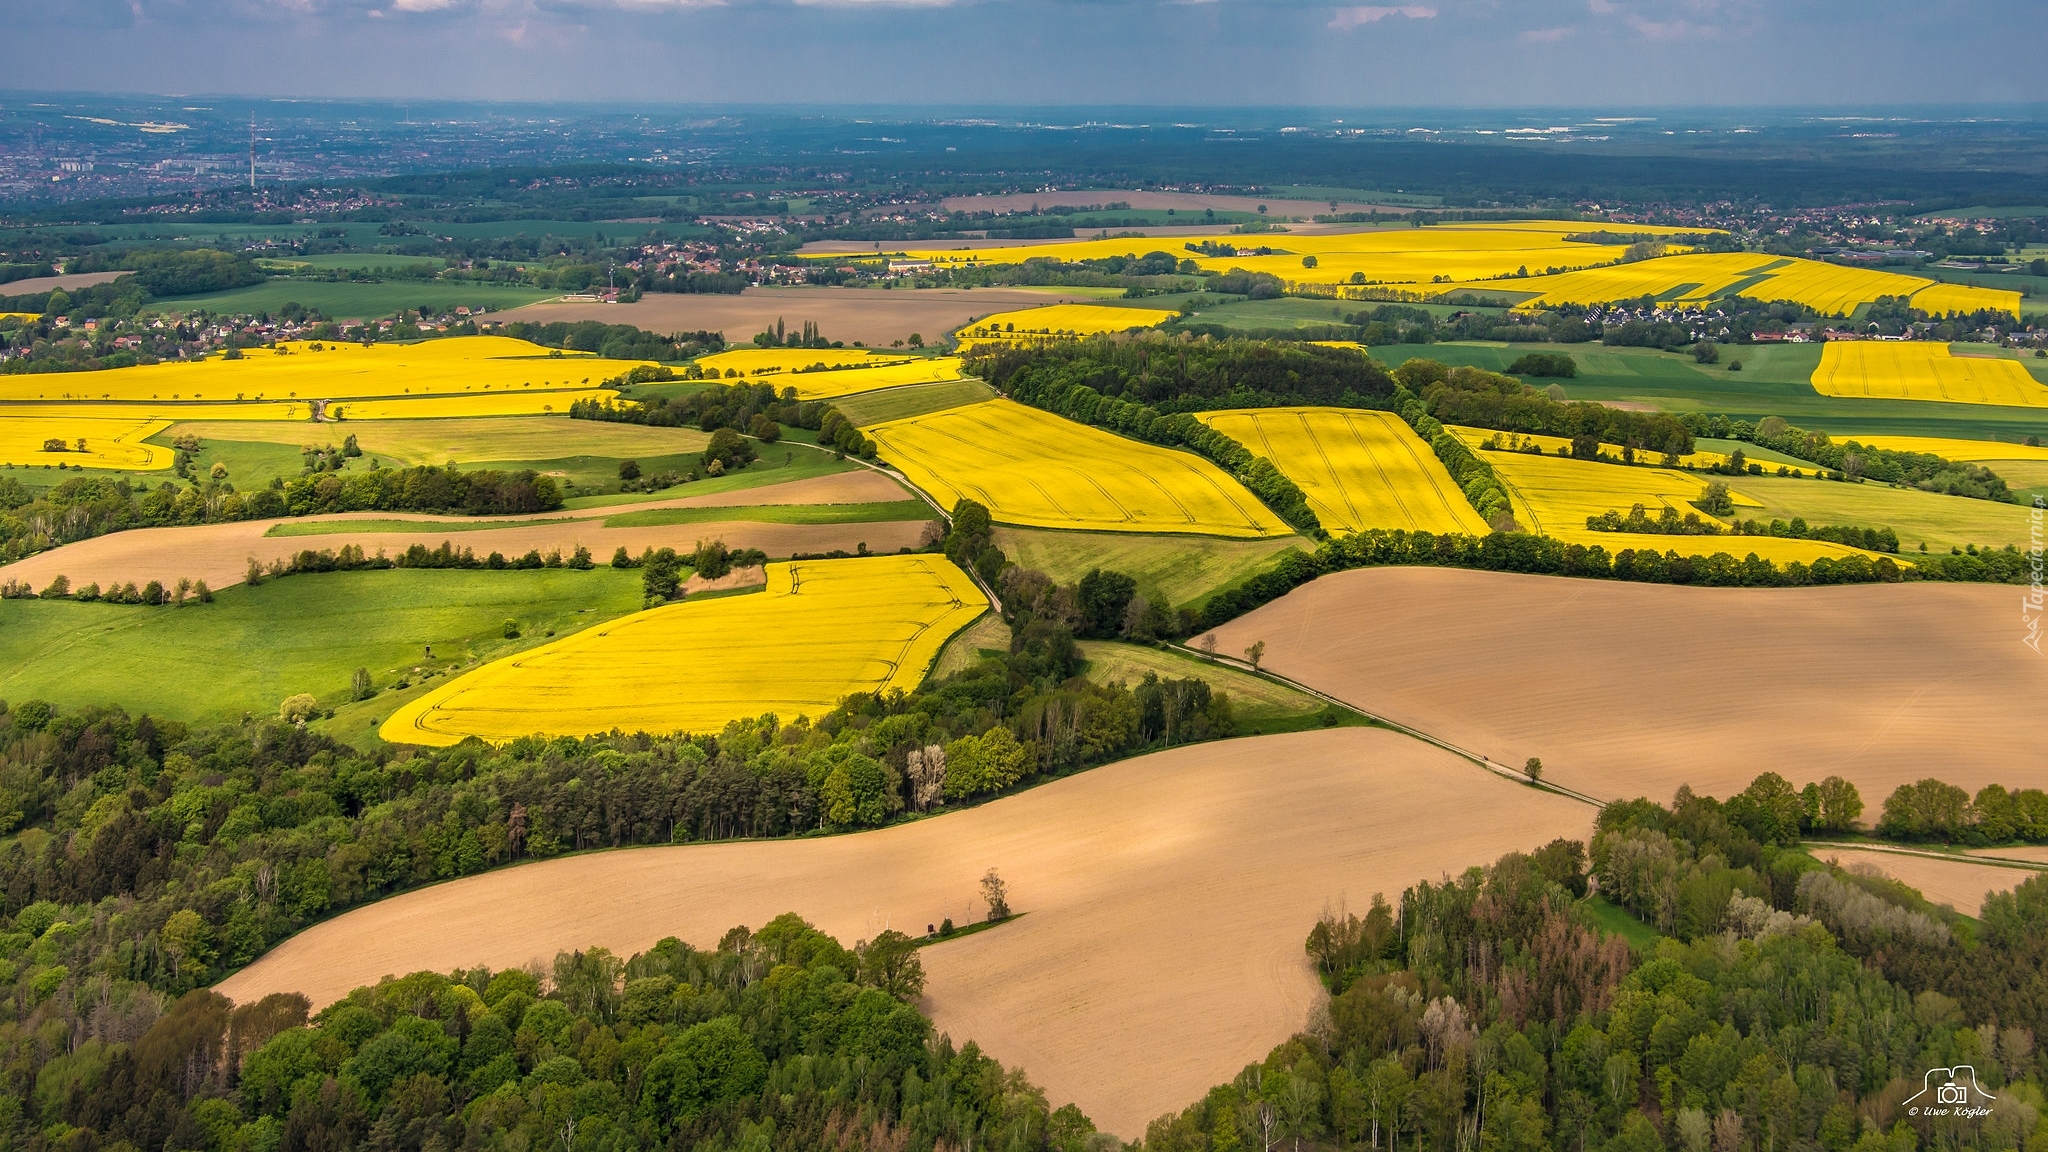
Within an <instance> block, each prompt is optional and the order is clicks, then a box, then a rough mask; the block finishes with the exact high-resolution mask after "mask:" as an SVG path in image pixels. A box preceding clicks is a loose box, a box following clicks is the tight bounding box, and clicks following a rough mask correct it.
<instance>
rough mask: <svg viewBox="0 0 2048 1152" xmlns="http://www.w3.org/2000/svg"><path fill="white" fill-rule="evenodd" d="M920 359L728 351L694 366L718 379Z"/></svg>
mask: <svg viewBox="0 0 2048 1152" xmlns="http://www.w3.org/2000/svg"><path fill="white" fill-rule="evenodd" d="M922 359H924V357H922V356H917V355H914V354H907V353H902V352H877V351H874V350H872V349H868V348H728V349H727V350H725V351H723V352H713V353H712V354H711V355H709V356H699V357H698V358H697V360H696V365H697V367H699V368H702V369H704V370H705V371H707V372H709V371H712V370H714V369H715V370H716V371H717V372H718V373H719V375H720V376H723V375H724V374H725V373H726V372H728V371H732V372H737V373H739V374H740V375H741V376H743V377H753V376H757V375H764V374H772V373H778V372H796V371H798V370H801V369H815V368H816V367H817V366H818V365H820V364H823V365H824V366H825V367H826V369H828V370H839V369H846V368H879V367H882V366H884V365H890V364H911V363H915V362H916V361H919V360H922Z"/></svg>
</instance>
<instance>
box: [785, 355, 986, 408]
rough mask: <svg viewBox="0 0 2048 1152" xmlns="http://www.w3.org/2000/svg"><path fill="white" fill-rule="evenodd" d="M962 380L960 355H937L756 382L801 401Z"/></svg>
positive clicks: (797, 374) (798, 373)
mask: <svg viewBox="0 0 2048 1152" xmlns="http://www.w3.org/2000/svg"><path fill="white" fill-rule="evenodd" d="M960 378H961V372H960V358H959V357H958V356H934V357H932V358H931V359H928V360H927V359H918V360H906V361H904V362H903V363H901V364H884V365H881V366H879V367H875V368H847V369H844V370H842V371H838V372H784V373H781V374H779V375H776V376H768V377H763V376H756V377H754V379H755V380H764V379H765V380H768V381H770V382H772V383H773V384H774V385H775V386H776V387H777V388H794V389H796V398H797V399H799V400H829V399H832V398H833V397H835V396H852V395H854V394H855V393H858V392H873V391H876V390H877V389H881V388H896V387H900V386H902V385H904V384H935V383H939V382H941V381H945V380H958V379H960Z"/></svg>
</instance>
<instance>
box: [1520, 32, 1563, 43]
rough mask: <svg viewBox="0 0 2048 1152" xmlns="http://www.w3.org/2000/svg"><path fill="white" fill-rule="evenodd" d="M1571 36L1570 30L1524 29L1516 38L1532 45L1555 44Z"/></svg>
mask: <svg viewBox="0 0 2048 1152" xmlns="http://www.w3.org/2000/svg"><path fill="white" fill-rule="evenodd" d="M1571 34H1572V30H1571V29H1569V28H1524V29H1523V30H1522V31H1520V32H1518V33H1516V38H1517V39H1520V40H1526V41H1528V42H1529V43H1531V44H1555V43H1557V42H1558V41H1560V40H1562V39H1564V38H1565V37H1567V36H1569V35H1571Z"/></svg>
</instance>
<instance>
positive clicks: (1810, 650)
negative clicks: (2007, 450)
mask: <svg viewBox="0 0 2048 1152" xmlns="http://www.w3.org/2000/svg"><path fill="white" fill-rule="evenodd" d="M2019 597H2020V592H2019V590H2017V589H2012V588H2000V587H1980V586H1971V585H1957V584H1912V585H1862V586H1855V587H1839V588H1763V589H1722V588H1677V587H1669V586H1657V585H1647V584H1625V583H1621V582H1607V581H1598V580H1568V579H1563V578H1559V577H1549V576H1520V575H1509V574H1501V573H1486V572H1461V571H1454V570H1448V569H1438V568H1387V569H1377V570H1366V571H1358V572H1345V573H1339V574H1337V575H1334V576H1328V577H1325V578H1323V579H1321V580H1318V581H1316V582H1315V583H1314V584H1311V585H1309V586H1308V587H1306V588H1302V589H1299V590H1297V591H1295V592H1294V593H1293V594H1291V595H1289V596H1287V597H1285V598H1283V599H1281V600H1279V601H1276V602H1274V603H1272V604H1269V605H1267V606H1266V607H1264V608H1261V609H1259V610H1258V611H1256V612H1253V613H1251V614H1249V615H1247V616H1245V617H1242V618H1240V619H1238V620H1235V621H1232V622H1231V623H1229V624H1227V625H1224V626H1223V627H1222V628H1221V629H1219V630H1218V640H1217V649H1218V650H1219V651H1221V652H1226V653H1230V654H1236V653H1238V652H1241V651H1243V649H1244V648H1245V647H1246V646H1248V645H1249V644H1251V643H1252V642H1253V641H1254V640H1264V641H1265V642H1266V652H1265V666H1266V667H1267V668H1269V669H1271V670H1272V671H1275V672H1278V673H1281V674H1282V675H1286V676H1291V677H1293V678H1295V679H1297V680H1300V681H1302V682H1303V683H1306V684H1308V685H1310V686H1312V687H1315V688H1317V689H1320V690H1321V691H1324V692H1327V693H1329V694H1331V695H1333V696H1336V697H1339V698H1340V699H1343V700H1345V701H1347V702H1349V703H1352V704H1355V705H1357V706H1359V707H1361V708H1364V709H1366V710H1368V711H1371V712H1376V713H1378V714H1380V715H1383V716H1387V717H1389V718H1390V719H1393V720H1396V721H1399V722H1401V723H1403V724H1409V725H1412V726H1414V727H1416V728H1418V729H1421V730H1422V731H1425V732H1429V733H1431V734H1433V735H1435V736H1438V737H1440V738H1442V739H1445V740H1449V741H1451V742H1453V743H1455V744H1458V745H1461V746H1463V747H1465V748H1468V749H1471V750H1472V751H1474V752H1477V753H1481V754H1483V755H1486V756H1488V757H1490V758H1491V759H1493V760H1495V761H1497V762H1500V763H1504V764H1512V765H1517V766H1519V765H1520V764H1521V763H1522V762H1523V761H1524V760H1526V759H1527V758H1528V757H1530V756H1538V757H1541V758H1542V760H1543V767H1544V778H1545V779H1547V780H1554V781H1556V782H1558V783H1560V784H1565V785H1568V786H1570V787H1574V788H1578V789H1582V790H1584V791H1586V792H1590V793H1592V794H1593V795H1596V796H1600V797H1609V798H1611V797H1624V796H1640V795H1647V796H1650V797H1653V798H1655V799H1658V800H1668V799H1669V798H1670V796H1671V793H1672V791H1673V790H1674V789H1676V788H1677V787H1678V785H1680V784H1683V783H1690V784H1692V786H1693V787H1694V788H1695V789H1697V790H1699V791H1702V792H1707V793H1710V794H1713V795H1719V796H1726V795H1729V794H1730V793H1733V792H1736V791H1740V790H1741V789H1742V788H1743V787H1745V786H1746V785H1747V784H1748V783H1749V781H1750V780H1751V779H1752V778H1753V777H1755V776H1756V774H1757V773H1759V772H1762V771H1764V770H1765V769H1774V770H1776V771H1778V772H1780V773H1782V774H1783V775H1785V776H1786V777H1788V778H1790V779H1791V780H1792V781H1793V783H1794V784H1795V785H1803V784H1804V783H1806V782H1807V781H1809V780H1819V779H1821V778H1822V777H1824V776H1827V775H1829V774H1831V773H1835V774H1840V775H1842V776H1845V777H1847V778H1848V779H1850V780H1852V781H1854V782H1855V783H1856V785H1857V786H1858V787H1859V788H1860V789H1861V790H1862V793H1863V801H1864V805H1865V811H1864V818H1865V820H1866V821H1871V820H1875V819H1876V817H1877V814H1878V811H1879V809H1880V808H1881V807H1882V806H1883V803H1884V798H1885V797H1886V796H1888V795H1890V794H1891V791H1892V789H1893V788H1895V787H1897V786H1898V785H1900V784H1902V783H1908V782H1911V781H1914V780H1918V779H1921V778H1922V777H1925V776H1927V775H1930V774H1934V775H1938V776H1940V777H1941V778H1942V779H1945V780H1948V781H1951V782H1953V783H1955V784H1958V785H1960V786H1962V787H1964V788H1968V789H1970V790H1972V791H1975V790H1976V789H1978V788H1980V787H1982V786H1983V785H1985V784H1989V783H1992V782H1994V781H1996V782H1999V783H2003V784H2007V785H2017V784H2020V783H2023V782H2024V781H2025V780H2027V779H2031V778H2033V777H2035V776H2037V775H2038V773H2037V772H2036V770H2035V767H2034V766H2036V765H2038V763H2039V750H2040V748H2041V747H2042V746H2043V744H2044V743H2048V712H2043V711H2042V710H2041V709H2038V708H2027V707H2021V706H2018V705H2017V704H2016V702H2017V701H2023V700H2030V699H2037V698H2039V697H2040V696H2041V695H2042V694H2043V693H2044V692H2048V660H2044V659H2043V658H2042V657H2041V656H2039V655H2037V654H2035V652H2034V651H2033V650H2032V649H2030V648H2028V647H2026V646H2025V645H2024V644H2022V643H2021V634H2022V633H2021V625H2020V617H2019V612H2018V611H2017V609H2018V607H2019V603H2018V602H2019ZM1197 639H1198V640H1199V638H1197Z"/></svg>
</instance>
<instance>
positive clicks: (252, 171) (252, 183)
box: [249, 112, 256, 192]
mask: <svg viewBox="0 0 2048 1152" xmlns="http://www.w3.org/2000/svg"><path fill="white" fill-rule="evenodd" d="M249 190H250V191H251V192H254V191H255V190H256V114H255V113H254V112H251V113H249Z"/></svg>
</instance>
